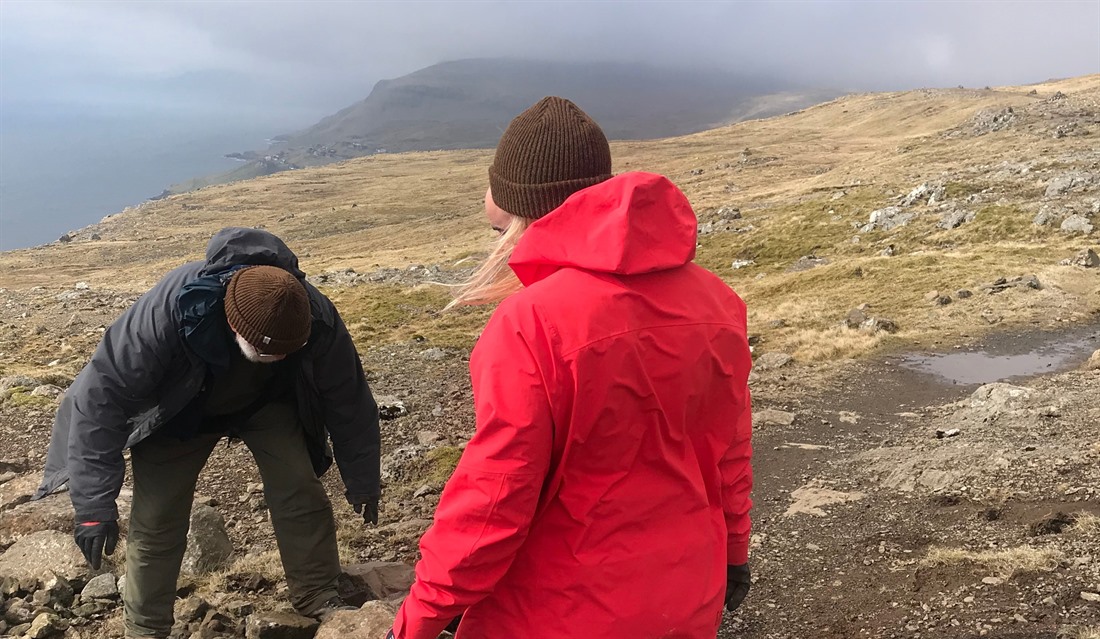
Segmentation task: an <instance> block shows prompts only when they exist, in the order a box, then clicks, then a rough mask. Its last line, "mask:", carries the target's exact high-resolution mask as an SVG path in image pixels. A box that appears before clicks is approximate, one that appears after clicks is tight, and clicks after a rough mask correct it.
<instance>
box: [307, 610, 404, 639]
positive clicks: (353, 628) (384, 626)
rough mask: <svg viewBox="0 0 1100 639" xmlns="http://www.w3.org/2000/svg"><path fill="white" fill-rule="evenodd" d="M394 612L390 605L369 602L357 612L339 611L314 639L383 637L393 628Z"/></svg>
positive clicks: (371, 638) (373, 638)
mask: <svg viewBox="0 0 1100 639" xmlns="http://www.w3.org/2000/svg"><path fill="white" fill-rule="evenodd" d="M395 616H396V611H395V610H394V606H393V605H392V604H389V603H386V602H382V601H369V602H367V603H366V604H365V605H364V606H363V607H362V608H360V609H359V610H341V611H338V612H336V613H335V614H334V615H332V617H331V618H330V619H329V620H328V621H326V622H325V623H323V624H321V628H320V629H319V630H318V631H317V636H316V639H350V638H352V637H364V638H365V639H375V638H380V637H384V636H385V635H386V633H387V632H389V630H390V628H391V627H392V626H393V622H394V618H395Z"/></svg>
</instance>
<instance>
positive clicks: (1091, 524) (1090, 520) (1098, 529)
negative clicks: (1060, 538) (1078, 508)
mask: <svg viewBox="0 0 1100 639" xmlns="http://www.w3.org/2000/svg"><path fill="white" fill-rule="evenodd" d="M1069 530H1070V532H1071V533H1075V534H1080V535H1096V534H1100V516H1097V515H1094V514H1093V513H1090V512H1086V511H1082V512H1079V513H1075V514H1074V515H1073V526H1071V527H1070V529H1069Z"/></svg>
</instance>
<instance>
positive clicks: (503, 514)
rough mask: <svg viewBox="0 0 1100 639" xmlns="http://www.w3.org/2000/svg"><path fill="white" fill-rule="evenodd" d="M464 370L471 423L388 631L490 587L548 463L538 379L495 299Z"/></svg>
mask: <svg viewBox="0 0 1100 639" xmlns="http://www.w3.org/2000/svg"><path fill="white" fill-rule="evenodd" d="M470 374H471V380H472V382H473V388H474V403H475V407H476V412H477V432H476V434H475V435H474V437H473V439H471V440H470V443H469V444H468V445H467V447H466V450H465V452H464V453H463V455H462V459H461V460H460V461H459V464H458V468H457V469H456V470H455V473H454V475H452V477H451V479H450V480H449V481H448V482H447V486H446V488H445V489H444V490H443V495H442V497H441V498H440V501H439V507H438V508H437V509H436V514H435V523H434V525H433V526H432V527H431V528H430V529H429V530H428V532H427V533H425V534H424V537H423V538H422V539H421V541H420V552H421V560H420V562H419V563H418V564H417V566H416V582H415V583H414V584H413V586H412V590H411V592H410V593H409V596H408V598H406V599H405V602H404V603H403V604H402V606H401V609H400V610H399V611H398V614H397V619H396V621H395V622H394V627H393V631H394V635H395V636H396V637H397V639H435V638H436V637H437V636H438V635H439V633H440V632H442V631H443V629H444V628H445V627H446V625H447V624H448V623H450V622H451V620H452V619H454V618H455V617H456V616H458V615H459V614H462V613H463V612H464V611H465V610H466V609H467V608H469V607H470V606H471V605H473V604H475V603H477V602H478V601H480V600H482V599H483V598H485V597H486V596H487V595H488V594H490V593H491V592H492V591H493V588H494V587H495V585H496V584H497V582H498V581H499V580H500V579H501V577H503V576H504V574H505V573H506V572H507V571H508V569H509V567H510V566H511V564H512V561H513V559H514V558H515V555H516V552H517V551H518V549H519V548H520V546H521V545H522V544H523V542H524V540H525V539H526V537H527V532H528V529H529V527H530V525H531V519H532V517H533V516H534V513H535V510H536V507H537V505H538V500H539V494H540V492H541V490H542V486H543V483H544V482H545V479H546V475H547V472H548V469H549V465H550V451H551V445H552V438H553V420H552V417H551V411H550V403H549V400H548V398H547V391H546V384H545V383H544V379H543V375H542V372H541V369H540V367H539V365H538V362H537V359H536V357H535V355H534V353H533V352H532V347H531V345H530V344H529V343H528V339H527V338H525V337H524V336H523V335H521V333H520V330H519V328H518V327H517V326H516V324H515V322H514V321H513V320H512V319H511V318H510V317H508V315H507V312H506V311H505V307H503V306H502V307H501V309H500V310H498V311H497V315H496V316H494V318H493V319H492V320H491V321H490V322H489V325H488V326H487V327H486V329H485V332H484V333H483V334H482V336H481V339H480V340H479V343H478V346H477V348H476V349H475V351H474V354H473V356H472V358H471V362H470Z"/></svg>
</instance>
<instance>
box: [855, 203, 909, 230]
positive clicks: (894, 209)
mask: <svg viewBox="0 0 1100 639" xmlns="http://www.w3.org/2000/svg"><path fill="white" fill-rule="evenodd" d="M914 217H915V216H914V214H913V213H909V212H907V211H904V210H903V209H902V208H901V207H900V206H888V207H886V208H883V209H878V210H875V211H872V212H871V215H870V216H869V217H868V220H867V224H865V225H863V227H862V228H860V229H859V232H860V233H870V232H871V231H892V230H894V229H896V228H899V227H902V226H905V225H907V224H909V222H911V221H913V218H914Z"/></svg>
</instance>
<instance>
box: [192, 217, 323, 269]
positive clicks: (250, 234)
mask: <svg viewBox="0 0 1100 639" xmlns="http://www.w3.org/2000/svg"><path fill="white" fill-rule="evenodd" d="M238 266H278V267H279V268H281V269H284V270H286V271H288V272H290V273H291V274H292V275H294V276H295V277H297V278H298V279H300V280H304V279H305V276H306V274H305V273H304V272H302V270H301V269H299V268H298V256H297V255H295V254H294V251H291V250H290V247H288V246H287V245H286V243H285V242H283V241H282V240H281V239H279V238H278V237H276V236H275V235H272V234H271V233H268V232H267V231H264V230H261V229H250V228H242V227H229V228H224V229H222V230H220V231H218V232H217V233H216V234H215V235H214V237H212V238H210V243H209V244H207V245H206V265H205V266H204V267H203V269H202V271H201V272H200V273H199V276H200V277H203V276H206V275H218V274H221V273H224V272H226V271H228V270H231V269H233V268H234V267H238Z"/></svg>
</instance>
